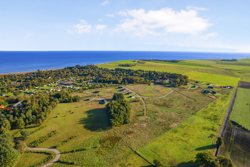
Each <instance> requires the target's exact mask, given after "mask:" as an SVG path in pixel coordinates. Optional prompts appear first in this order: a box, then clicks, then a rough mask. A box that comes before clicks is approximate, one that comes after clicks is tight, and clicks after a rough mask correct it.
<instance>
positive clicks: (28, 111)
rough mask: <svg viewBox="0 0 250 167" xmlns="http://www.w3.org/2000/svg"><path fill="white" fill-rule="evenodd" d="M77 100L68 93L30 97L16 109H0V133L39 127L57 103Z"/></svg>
mask: <svg viewBox="0 0 250 167" xmlns="http://www.w3.org/2000/svg"><path fill="white" fill-rule="evenodd" d="M79 100H80V97H79V96H71V95H70V94H69V93H68V92H59V93H55V94H45V93H41V94H38V95H35V96H30V97H29V98H28V99H26V100H24V101H22V102H21V104H20V105H19V106H17V107H11V106H10V107H7V108H5V109H0V132H7V131H8V130H10V129H21V128H24V127H25V126H28V125H32V124H38V125H39V124H41V123H42V122H43V121H44V120H45V119H46V118H47V116H48V114H49V113H50V112H51V110H52V109H53V108H55V107H56V105H57V104H58V103H59V102H60V103H71V102H78V101H79Z"/></svg>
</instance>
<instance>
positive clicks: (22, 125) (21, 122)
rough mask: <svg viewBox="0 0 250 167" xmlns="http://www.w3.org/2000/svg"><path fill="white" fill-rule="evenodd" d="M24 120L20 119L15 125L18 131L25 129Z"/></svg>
mask: <svg viewBox="0 0 250 167" xmlns="http://www.w3.org/2000/svg"><path fill="white" fill-rule="evenodd" d="M24 125H25V123H24V120H23V119H22V118H19V119H18V120H16V123H15V127H16V128H18V129H22V128H24Z"/></svg>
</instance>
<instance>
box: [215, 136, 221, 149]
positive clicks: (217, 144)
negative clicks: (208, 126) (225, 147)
mask: <svg viewBox="0 0 250 167" xmlns="http://www.w3.org/2000/svg"><path fill="white" fill-rule="evenodd" d="M221 145H222V138H221V137H218V138H217V141H216V146H217V148H219V147H220V146H221Z"/></svg>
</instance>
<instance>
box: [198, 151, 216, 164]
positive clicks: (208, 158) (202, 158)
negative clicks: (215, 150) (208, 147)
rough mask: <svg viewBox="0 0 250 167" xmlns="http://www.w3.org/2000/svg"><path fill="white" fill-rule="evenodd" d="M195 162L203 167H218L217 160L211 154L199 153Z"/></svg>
mask: <svg viewBox="0 0 250 167" xmlns="http://www.w3.org/2000/svg"><path fill="white" fill-rule="evenodd" d="M195 162H196V163H197V164H198V165H199V166H201V167H218V163H217V161H216V159H215V158H214V157H213V156H212V155H211V154H209V153H198V154H197V155H196V159H195Z"/></svg>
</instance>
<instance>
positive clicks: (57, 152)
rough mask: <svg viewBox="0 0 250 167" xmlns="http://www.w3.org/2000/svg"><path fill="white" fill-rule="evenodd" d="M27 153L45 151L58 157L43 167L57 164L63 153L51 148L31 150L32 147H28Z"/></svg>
mask: <svg viewBox="0 0 250 167" xmlns="http://www.w3.org/2000/svg"><path fill="white" fill-rule="evenodd" d="M27 151H31V152H35V151H41V152H42V151H44V152H53V153H54V154H55V155H56V156H55V158H54V159H53V160H51V161H50V162H48V163H47V164H45V165H42V166H41V167H48V166H51V165H53V164H54V163H55V162H57V161H58V160H59V159H60V157H61V153H60V151H58V150H57V149H50V148H31V147H28V148H27Z"/></svg>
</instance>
